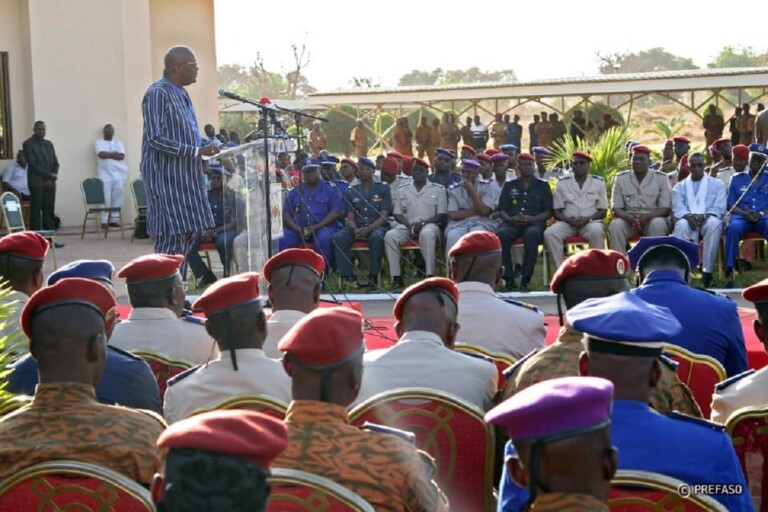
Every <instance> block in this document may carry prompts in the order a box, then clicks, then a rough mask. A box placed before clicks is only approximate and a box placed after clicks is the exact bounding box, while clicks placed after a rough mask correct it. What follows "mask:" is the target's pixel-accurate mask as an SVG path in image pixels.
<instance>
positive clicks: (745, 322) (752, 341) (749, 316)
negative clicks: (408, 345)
mask: <svg viewBox="0 0 768 512" xmlns="http://www.w3.org/2000/svg"><path fill="white" fill-rule="evenodd" d="M329 305H334V304H329ZM351 307H352V308H354V309H356V310H358V311H361V307H360V303H358V302H353V303H352V304H351ZM117 311H118V313H119V314H120V318H128V314H129V313H130V312H131V307H130V306H123V305H119V306H118V307H117ZM739 317H740V318H741V328H742V330H743V331H744V338H745V340H746V343H747V355H748V357H749V366H750V368H754V369H756V370H758V369H760V368H762V367H763V366H766V365H768V354H766V353H765V350H764V349H763V345H762V343H760V341H759V340H758V339H757V338H756V337H755V332H754V330H753V329H752V320H754V318H755V312H754V311H753V310H751V309H744V308H739ZM546 322H547V345H549V344H551V343H552V342H553V341H554V340H555V339H556V338H557V333H558V331H559V330H560V324H559V323H558V320H557V316H556V315H547V316H546ZM396 340H397V336H396V335H395V320H394V319H393V318H391V317H373V318H368V319H367V321H366V329H365V345H366V347H367V348H368V350H375V349H378V348H387V347H390V346H392V344H394V342H395V341H396Z"/></svg>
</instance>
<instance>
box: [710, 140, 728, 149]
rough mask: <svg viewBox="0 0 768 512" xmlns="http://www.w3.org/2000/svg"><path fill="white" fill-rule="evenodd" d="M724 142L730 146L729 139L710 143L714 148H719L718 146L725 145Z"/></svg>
mask: <svg viewBox="0 0 768 512" xmlns="http://www.w3.org/2000/svg"><path fill="white" fill-rule="evenodd" d="M726 142H727V143H728V144H730V143H731V139H725V138H723V139H717V140H716V141H715V142H713V143H712V145H713V146H715V147H716V148H719V147H720V144H725V143H726Z"/></svg>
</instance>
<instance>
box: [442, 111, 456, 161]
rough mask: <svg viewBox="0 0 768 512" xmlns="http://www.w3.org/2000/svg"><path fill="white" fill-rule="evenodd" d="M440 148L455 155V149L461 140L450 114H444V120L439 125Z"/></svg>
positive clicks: (454, 120)
mask: <svg viewBox="0 0 768 512" xmlns="http://www.w3.org/2000/svg"><path fill="white" fill-rule="evenodd" d="M439 131H440V147H441V148H446V149H450V150H451V151H453V153H454V154H456V148H457V147H458V145H459V139H461V132H460V131H459V127H458V126H456V119H455V118H454V117H453V115H452V114H445V119H444V120H443V122H442V123H440V129H439Z"/></svg>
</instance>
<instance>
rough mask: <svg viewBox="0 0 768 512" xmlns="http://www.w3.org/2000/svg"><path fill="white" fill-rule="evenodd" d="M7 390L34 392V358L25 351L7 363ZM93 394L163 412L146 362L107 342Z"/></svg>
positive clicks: (101, 399) (107, 400)
mask: <svg viewBox="0 0 768 512" xmlns="http://www.w3.org/2000/svg"><path fill="white" fill-rule="evenodd" d="M8 369H9V370H11V373H10V374H9V375H8V377H7V381H8V388H7V389H8V391H10V392H11V393H14V394H17V395H29V396H32V395H34V394H35V387H36V386H37V380H38V377H37V361H35V360H34V358H33V357H32V356H31V355H26V356H24V357H22V358H21V359H19V360H18V361H16V362H14V363H12V364H11V365H9V367H8ZM96 398H97V399H98V400H99V402H101V403H103V404H109V405H114V404H119V405H123V406H125V407H133V408H135V409H147V410H150V411H153V412H156V413H158V414H163V408H162V406H161V405H160V391H159V390H158V388H157V381H156V380H155V376H154V375H153V374H152V370H151V369H150V368H149V365H148V364H147V363H146V362H145V361H144V360H143V359H141V358H140V357H138V356H135V355H133V354H131V353H130V352H126V351H124V350H121V349H119V348H117V347H113V346H110V345H107V365H106V368H104V375H102V376H101V380H100V381H99V385H98V386H96Z"/></svg>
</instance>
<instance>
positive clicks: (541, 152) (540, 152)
mask: <svg viewBox="0 0 768 512" xmlns="http://www.w3.org/2000/svg"><path fill="white" fill-rule="evenodd" d="M531 152H532V153H533V154H534V155H551V154H552V153H550V152H549V150H548V149H547V148H545V147H542V146H534V147H533V149H531Z"/></svg>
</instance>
